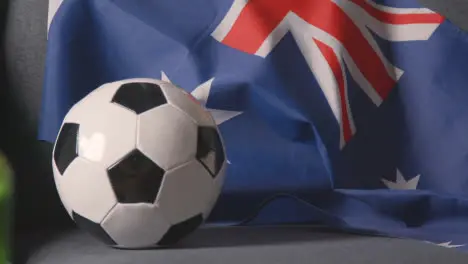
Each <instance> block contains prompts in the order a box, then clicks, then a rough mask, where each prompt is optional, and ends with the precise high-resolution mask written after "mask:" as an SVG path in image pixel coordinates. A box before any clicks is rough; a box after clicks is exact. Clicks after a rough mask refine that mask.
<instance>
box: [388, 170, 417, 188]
mask: <svg viewBox="0 0 468 264" xmlns="http://www.w3.org/2000/svg"><path fill="white" fill-rule="evenodd" d="M420 176H421V175H416V176H415V177H413V178H412V179H410V180H406V179H405V178H404V177H403V175H402V174H401V172H400V170H398V169H397V171H396V179H395V181H394V182H393V181H389V180H387V179H382V182H383V183H384V184H385V185H386V186H387V187H388V188H389V189H393V190H416V188H417V187H418V183H419V177H420Z"/></svg>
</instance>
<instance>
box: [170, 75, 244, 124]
mask: <svg viewBox="0 0 468 264" xmlns="http://www.w3.org/2000/svg"><path fill="white" fill-rule="evenodd" d="M161 80H163V81H166V82H171V80H169V77H167V75H166V74H165V73H164V72H161ZM213 80H214V78H211V79H209V80H208V81H206V82H204V83H202V84H200V85H198V86H197V87H196V88H195V90H193V91H192V95H193V96H194V97H195V98H197V100H198V101H200V103H201V104H202V105H204V106H205V107H206V103H207V102H208V97H209V96H210V90H211V84H212V83H213ZM206 110H208V111H209V112H210V113H211V115H212V116H213V119H214V120H215V122H216V125H221V124H222V123H224V122H226V121H228V120H230V119H232V118H234V117H236V116H238V115H240V114H242V112H238V111H228V110H221V109H211V108H206Z"/></svg>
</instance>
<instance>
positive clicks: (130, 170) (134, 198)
mask: <svg viewBox="0 0 468 264" xmlns="http://www.w3.org/2000/svg"><path fill="white" fill-rule="evenodd" d="M107 173H108V175H109V180H110V182H111V185H112V189H113V190H114V193H115V195H116V197H117V200H118V202H119V203H154V201H155V200H156V196H157V195H158V192H159V188H160V187H161V182H162V180H163V177H164V173H165V171H164V170H163V169H162V168H160V167H159V166H158V165H156V163H154V162H153V161H152V160H151V159H149V158H148V157H146V156H145V155H144V154H143V153H141V152H140V151H139V150H137V149H135V150H133V151H132V152H130V153H129V154H128V155H127V156H125V157H124V158H123V159H122V160H120V161H119V162H117V163H116V164H114V165H113V166H112V167H111V168H109V169H108V171H107Z"/></svg>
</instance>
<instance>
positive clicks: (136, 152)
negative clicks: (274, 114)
mask: <svg viewBox="0 0 468 264" xmlns="http://www.w3.org/2000/svg"><path fill="white" fill-rule="evenodd" d="M52 156H53V157H52V167H53V172H54V179H55V183H56V187H57V191H58V194H59V196H60V199H61V201H62V204H63V206H64V208H65V209H66V210H67V212H68V214H69V215H70V217H71V218H72V219H73V220H74V221H75V223H76V224H77V225H78V226H79V227H80V228H81V229H83V230H86V231H88V232H89V233H91V234H92V235H94V236H95V237H97V238H99V239H100V240H101V241H103V242H104V243H106V244H108V245H111V246H114V247H120V248H142V247H153V246H168V245H171V244H174V243H177V242H178V241H179V240H181V239H182V238H184V237H186V236H187V235H188V234H190V233H192V232H193V231H194V230H196V229H197V228H198V227H199V226H200V225H201V224H202V223H203V222H204V220H205V219H206V218H207V216H208V215H209V213H210V211H211V209H212V208H213V206H214V204H215V202H216V200H217V198H218V196H219V193H220V190H221V187H222V185H223V181H224V175H225V173H224V172H225V167H226V160H225V150H224V145H223V142H222V138H221V136H220V133H219V131H218V128H217V126H216V124H215V122H214V120H213V118H212V116H211V114H210V113H209V112H208V111H206V110H205V108H204V107H203V106H202V105H200V104H199V103H198V101H197V100H196V99H195V98H194V97H192V96H191V95H190V94H189V93H187V92H185V91H184V90H182V89H181V88H178V87H176V86H175V85H173V84H171V83H168V82H164V81H160V80H155V79H143V78H138V79H126V80H121V81H116V82H112V83H107V84H104V85H102V86H100V87H99V88H97V89H96V90H94V91H93V92H91V93H90V94H88V95H87V96H86V97H84V98H83V99H82V100H81V101H79V102H78V103H76V104H75V105H74V106H73V107H72V108H71V109H70V111H69V112H68V113H67V115H66V116H65V118H64V121H63V123H62V125H61V128H60V132H59V134H58V136H57V139H56V141H55V145H54V149H53V155H52Z"/></svg>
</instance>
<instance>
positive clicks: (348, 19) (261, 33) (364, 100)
mask: <svg viewBox="0 0 468 264" xmlns="http://www.w3.org/2000/svg"><path fill="white" fill-rule="evenodd" d="M57 7H58V5H57ZM52 14H55V15H53V16H52V15H51V19H50V21H51V23H50V28H49V33H48V51H47V61H46V75H45V84H44V93H43V107H42V113H41V117H42V120H41V124H40V129H39V137H40V139H41V140H46V141H50V142H54V140H55V138H56V136H57V133H58V130H59V128H60V124H61V122H62V120H63V117H64V116H65V114H66V113H67V111H68V110H69V109H70V107H71V106H72V105H73V104H74V103H76V102H77V101H78V100H80V99H81V98H83V97H84V96H85V95H87V94H88V93H89V92H90V91H92V90H93V89H95V88H96V87H98V86H100V85H101V84H103V83H107V82H111V81H116V80H120V79H126V78H134V77H149V78H156V79H163V80H166V81H170V82H173V83H175V84H177V85H178V86H180V87H183V88H184V89H186V90H187V91H188V92H191V93H192V94H193V95H194V96H195V97H197V98H198V99H199V100H200V101H201V102H202V103H203V104H204V105H205V106H206V108H207V109H208V110H210V111H211V113H212V114H213V116H214V117H215V119H216V122H217V124H218V125H219V127H220V130H221V133H222V136H223V138H224V141H225V144H226V150H227V157H228V159H229V161H228V163H229V166H228V170H227V177H226V182H225V185H224V189H223V192H222V194H221V196H220V198H219V200H218V202H217V205H216V207H215V209H214V210H213V212H212V214H211V216H210V219H209V222H210V223H212V224H221V225H237V224H248V225H263V224H320V225H327V226H330V227H333V228H337V229H341V230H351V231H357V232H362V233H371V234H378V235H385V236H392V237H409V238H415V239H420V240H423V241H428V242H431V243H437V244H440V245H444V246H447V247H458V248H460V249H464V248H466V249H468V246H466V247H465V244H467V243H468V89H467V87H468V74H467V73H466V69H468V35H467V34H466V33H465V32H463V31H461V30H460V29H459V28H457V26H455V25H454V24H452V23H451V22H450V21H449V20H447V19H446V18H444V17H443V16H441V15H440V14H437V13H435V12H433V11H432V10H429V9H427V8H424V7H422V6H421V5H420V4H418V3H417V1H416V0H368V1H366V0H289V1H272V0H190V1H188V0H178V1H174V0H157V1H156V0H140V1H127V0H67V1H64V2H63V3H62V4H61V5H60V6H59V8H58V10H57V12H56V13H52Z"/></svg>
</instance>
